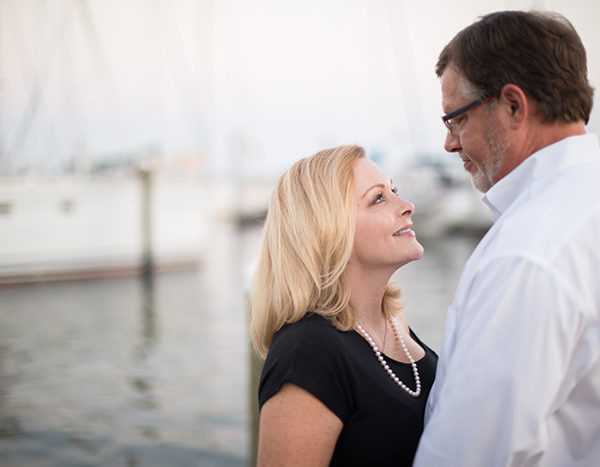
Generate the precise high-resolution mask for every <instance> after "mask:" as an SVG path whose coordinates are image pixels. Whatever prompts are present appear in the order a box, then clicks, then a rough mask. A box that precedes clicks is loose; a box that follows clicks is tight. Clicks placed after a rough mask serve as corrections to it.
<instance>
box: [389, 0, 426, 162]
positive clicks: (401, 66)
mask: <svg viewBox="0 0 600 467" xmlns="http://www.w3.org/2000/svg"><path fill="white" fill-rule="evenodd" d="M391 3H392V2H391V1H390V0H384V9H385V16H386V19H387V23H388V28H389V32H390V37H391V40H392V49H393V50H394V58H395V60H396V69H397V71H398V79H399V80H400V83H399V84H400V92H401V93H402V96H403V99H402V100H403V101H404V108H405V117H406V121H407V123H408V132H409V134H408V137H409V138H410V141H411V147H412V150H413V153H414V151H415V146H416V142H417V140H418V137H417V134H418V133H419V129H420V125H422V123H423V121H424V119H423V116H422V112H421V111H422V108H423V107H422V105H421V104H422V98H421V90H420V87H419V82H418V80H417V78H416V75H415V73H414V64H415V59H414V56H413V54H412V52H413V50H414V49H413V47H411V44H410V37H409V36H408V34H407V33H406V27H405V24H400V25H399V27H397V28H394V24H393V20H392V15H391V14H390V4H391ZM394 5H398V9H399V14H398V15H397V16H399V18H400V19H399V20H398V22H399V23H404V18H405V10H404V2H403V1H401V2H399V4H397V3H394ZM395 31H399V34H401V35H402V37H401V38H398V40H396V37H397V35H398V34H397V33H395ZM400 39H402V40H400ZM399 43H400V44H405V45H406V47H405V49H406V50H407V52H406V55H407V58H408V59H409V60H407V61H408V63H407V64H405V63H403V59H402V58H403V57H402V55H403V54H402V53H401V51H400V46H399V45H398V44H399ZM403 70H404V72H403ZM405 80H406V81H408V83H406V82H405ZM406 84H408V87H409V89H410V91H409V92H406V91H405V88H404V86H403V85H406ZM407 98H408V99H407ZM408 100H412V101H415V102H416V105H409V102H408ZM408 109H411V114H416V115H417V118H411V115H409V113H408Z"/></svg>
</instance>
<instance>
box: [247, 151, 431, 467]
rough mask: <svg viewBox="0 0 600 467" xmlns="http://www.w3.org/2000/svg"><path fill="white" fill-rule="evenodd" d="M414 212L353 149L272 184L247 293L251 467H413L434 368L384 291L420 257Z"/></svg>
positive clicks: (324, 155)
mask: <svg viewBox="0 0 600 467" xmlns="http://www.w3.org/2000/svg"><path fill="white" fill-rule="evenodd" d="M413 210H414V206H413V205H412V204H411V203H409V202H407V201H404V200H403V199H401V198H399V197H398V196H397V193H396V189H395V188H394V187H392V186H391V182H390V180H389V178H387V177H386V176H385V174H384V173H383V171H382V170H381V169H380V168H379V167H378V166H377V165H376V164H375V163H374V162H372V161H370V160H368V159H366V158H365V153H364V150H363V149H362V148H360V147H358V146H340V147H337V148H333V149H329V150H325V151H321V152H319V153H317V154H315V155H314V156H312V157H308V158H306V159H303V160H301V161H299V162H297V163H296V164H294V165H293V166H292V168H291V169H290V170H288V171H287V172H286V173H285V174H284V175H283V176H282V177H281V178H280V180H279V181H278V183H277V186H276V188H275V190H274V192H273V194H272V196H271V201H270V204H269V211H268V215H267V219H266V222H265V231H264V240H263V245H262V251H261V256H260V260H259V264H258V268H257V271H256V275H255V277H254V281H253V284H252V288H251V291H250V306H251V321H252V323H251V333H252V341H253V344H254V347H255V349H256V351H257V352H258V353H259V354H260V355H261V356H263V357H264V356H265V355H266V361H265V365H264V368H263V372H262V375H261V380H260V386H259V404H260V424H259V441H258V465H310V466H318V465H344V466H347V465H377V466H385V465H394V466H399V465H411V463H412V459H413V457H414V454H415V451H416V448H417V443H418V440H419V436H420V434H421V431H422V429H423V414H424V410H425V402H426V400H427V395H428V393H429V389H430V388H431V385H432V384H433V378H434V373H435V364H436V360H437V356H436V355H435V353H434V352H433V351H432V350H431V349H429V348H428V347H427V346H426V345H424V344H423V343H422V342H421V341H420V340H419V339H418V338H417V337H416V336H415V335H414V334H413V333H412V332H411V330H410V329H409V327H408V325H407V323H406V321H405V319H404V317H403V316H402V314H401V313H400V310H401V308H402V306H401V304H400V303H399V302H398V299H399V297H400V291H399V290H398V289H396V288H394V287H393V286H391V285H390V284H389V280H390V277H391V276H392V274H393V273H394V272H395V271H396V270H397V269H398V268H399V267H401V266H403V265H405V264H407V263H409V262H410V261H414V260H417V259H419V258H420V257H421V256H422V255H423V247H422V246H421V245H420V244H419V242H417V240H416V237H415V233H414V231H413V230H412V222H411V217H410V216H411V214H412V213H413Z"/></svg>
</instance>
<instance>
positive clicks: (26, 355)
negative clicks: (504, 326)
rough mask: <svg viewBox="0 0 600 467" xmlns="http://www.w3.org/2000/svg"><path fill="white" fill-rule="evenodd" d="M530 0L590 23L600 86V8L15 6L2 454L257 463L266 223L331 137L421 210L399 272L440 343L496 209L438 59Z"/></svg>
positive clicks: (7, 67) (2, 63)
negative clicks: (448, 149)
mask: <svg viewBox="0 0 600 467" xmlns="http://www.w3.org/2000/svg"><path fill="white" fill-rule="evenodd" d="M531 8H536V9H547V10H553V11H557V12H559V13H562V14H564V15H565V16H566V17H567V18H568V19H569V20H570V21H571V22H572V23H573V24H574V26H575V27H576V29H577V30H578V32H579V34H580V36H581V38H582V40H583V42H584V44H585V46H586V48H587V51H588V69H589V77H590V81H591V83H592V85H593V86H594V87H595V88H596V89H598V88H600V33H599V32H598V27H597V25H598V21H599V20H600V3H598V2H597V1H596V0H577V1H571V0H569V1H567V0H546V1H542V0H538V1H526V0H506V1H486V2H481V1H479V0H456V1H454V2H447V1H441V0H423V1H420V2H416V1H403V0H319V1H317V0H303V1H301V2H300V1H291V0H290V1H281V0H278V1H276V0H252V1H243V0H212V1H211V0H169V1H167V0H0V464H2V465H6V466H87V465H89V466H95V465H103V466H104V465H106V466H166V465H169V466H198V465H202V466H237V465H249V464H251V463H252V457H253V449H254V437H255V434H256V433H255V430H254V429H253V426H254V423H255V420H254V415H253V414H254V409H255V405H256V388H255V383H254V382H253V377H255V376H256V375H255V372H256V369H255V367H253V366H252V365H251V361H252V358H251V351H250V345H249V339H248V330H247V321H248V320H247V310H246V303H245V292H246V290H247V287H248V283H249V280H250V276H251V271H252V265H253V263H254V261H255V260H256V258H257V255H258V248H259V245H260V240H261V221H262V219H263V216H264V213H265V210H266V206H267V201H268V196H269V194H270V192H271V190H272V188H273V186H274V183H275V181H276V180H277V178H278V177H279V175H281V173H282V172H283V171H285V170H286V169H287V168H288V167H289V166H290V165H291V163H292V162H294V161H296V160H297V159H299V158H301V157H304V156H308V155H310V154H312V153H314V152H316V151H318V150H319V149H323V148H325V147H331V146H335V145H339V144H360V145H362V146H364V147H365V148H366V150H367V153H368V155H369V157H371V158H373V159H374V160H376V161H377V162H378V163H379V164H380V165H381V166H382V167H383V168H384V170H386V172H388V173H389V174H390V175H391V176H392V178H393V179H394V181H395V183H396V184H397V186H398V188H399V191H400V193H401V195H402V196H403V197H405V198H407V199H410V200H411V201H413V202H414V203H415V204H416V213H415V219H414V220H415V230H416V232H417V236H418V238H419V239H420V240H421V242H422V243H423V244H424V246H425V249H426V254H425V256H424V257H423V258H422V259H421V260H420V261H418V262H416V263H413V264H410V265H407V266H406V267H404V268H402V269H401V270H400V271H398V273H397V274H396V277H395V279H396V280H397V281H398V282H399V283H400V284H401V285H402V287H403V290H404V297H405V301H406V303H407V306H406V311H405V312H406V315H407V317H408V319H409V322H410V323H411V325H412V327H413V328H414V329H415V331H416V332H417V334H419V335H420V337H421V338H422V339H423V340H425V341H426V342H427V343H429V344H430V345H431V346H432V347H433V348H434V349H439V346H440V342H441V336H442V330H443V324H444V314H445V309H446V307H447V305H448V304H449V303H450V301H451V300H452V295H453V290H454V287H455V285H456V282H457V279H458V275H459V274H460V271H461V269H462V265H463V263H464V261H465V260H466V258H467V257H468V255H469V254H470V252H471V251H472V250H473V248H474V247H475V245H476V244H477V242H478V241H479V239H480V238H481V236H482V235H483V233H485V231H486V229H487V228H488V227H489V225H490V219H489V217H488V215H487V212H486V210H485V209H484V208H483V206H482V205H481V202H480V200H479V195H478V194H477V192H475V190H474V189H473V188H472V187H471V185H470V181H469V180H468V178H467V177H466V176H465V174H464V173H463V170H462V165H461V164H460V162H459V161H458V160H457V158H456V156H452V155H448V154H445V153H444V151H443V148H442V144H443V139H444V136H445V130H444V127H443V125H442V122H441V121H440V119H439V116H440V115H441V114H442V111H441V104H440V91H439V83H438V80H437V78H436V77H435V74H434V66H435V62H436V59H437V55H438V54H439V52H440V51H441V49H442V47H443V46H444V45H445V44H446V43H447V42H448V41H449V40H450V39H451V38H452V37H453V36H454V34H456V33H457V32H458V31H459V30H460V29H462V28H463V27H465V26H467V25H468V24H470V23H471V22H473V21H474V20H475V19H476V18H477V16H479V15H481V14H484V13H486V12H490V11H494V10H500V9H531ZM599 112H600V110H599V109H598V108H595V109H594V111H593V113H592V117H591V120H590V123H589V125H588V131H589V132H592V133H600V114H599ZM253 368H254V370H253Z"/></svg>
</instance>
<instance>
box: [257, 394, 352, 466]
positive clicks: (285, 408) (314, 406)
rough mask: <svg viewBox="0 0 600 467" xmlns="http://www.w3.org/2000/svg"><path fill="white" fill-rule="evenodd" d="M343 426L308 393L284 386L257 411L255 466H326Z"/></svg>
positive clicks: (323, 405) (335, 416) (325, 407)
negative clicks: (258, 414)
mask: <svg viewBox="0 0 600 467" xmlns="http://www.w3.org/2000/svg"><path fill="white" fill-rule="evenodd" d="M342 426H343V424H342V421H341V420H340V419H339V418H338V417H337V415H335V414H334V413H333V412H332V411H331V410H329V409H328V408H327V406H325V404H323V403H322V402H321V401H320V400H319V399H317V398H316V397H315V396H313V395H312V394H311V393H310V392H308V391H306V390H304V389H302V388H301V387H299V386H297V385H295V384H292V383H285V384H284V385H283V386H282V387H281V389H280V390H279V391H278V392H277V394H275V395H274V396H273V397H271V398H270V399H269V400H268V401H266V402H265V403H264V404H263V406H262V409H261V411H260V427H259V434H258V459H257V465H258V467H268V466H283V465H285V466H292V465H293V466H303V465H306V466H311V467H312V466H321V465H323V466H327V465H329V462H330V460H331V456H332V455H333V450H334V448H335V444H336V442H337V439H338V436H339V435H340V432H341V431H342Z"/></svg>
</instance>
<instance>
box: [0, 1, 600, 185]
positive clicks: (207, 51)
mask: <svg viewBox="0 0 600 467" xmlns="http://www.w3.org/2000/svg"><path fill="white" fill-rule="evenodd" d="M530 8H539V9H547V10H553V11H557V12H559V13H562V14H564V15H565V16H566V17H567V18H568V19H569V20H570V21H571V22H572V23H573V24H574V26H575V28H576V29H577V30H578V32H579V34H580V36H581V38H582V40H583V42H584V45H585V46H586V49H587V52H588V71H589V77H590V81H591V83H592V85H593V86H594V87H596V88H597V89H600V31H598V24H599V20H600V2H597V1H596V0H534V1H532V0H527V1H526V0H505V1H481V0H456V1H452V2H448V1H441V0H422V1H402V0H302V1H291V0H210V1H209V0H195V1H193V0H87V1H85V0H0V150H1V153H0V175H3V174H4V175H6V174H10V173H17V172H23V171H33V172H38V173H42V174H56V173H60V172H61V171H63V170H64V167H65V166H75V167H78V168H81V169H85V168H86V167H89V165H90V164H92V163H94V162H98V161H112V160H115V159H116V160H118V159H120V158H123V157H125V158H127V157H131V158H137V157H144V156H147V155H158V156H160V157H161V158H162V159H163V160H170V159H171V160H179V159H180V158H182V157H186V158H187V160H189V159H190V158H191V159H193V160H194V161H196V162H197V166H199V167H201V168H202V170H203V171H204V172H206V173H207V174H209V175H214V176H224V177H231V176H232V175H233V176H239V175H243V176H247V177H256V178H266V179H269V178H273V177H277V176H278V175H279V174H280V173H281V172H283V171H284V170H285V169H286V168H287V167H288V166H289V165H290V164H291V163H292V162H293V161H295V160H297V159H299V158H301V157H304V156H307V155H310V154H312V153H314V152H316V151H317V150H319V149H322V148H325V147H331V146H335V145H338V144H360V145H362V146H364V147H365V148H366V149H367V151H368V153H369V154H370V155H371V156H372V157H374V158H375V159H377V161H378V162H379V163H380V164H381V165H382V166H383V167H384V169H386V170H388V171H392V172H393V171H396V170H402V169H403V168H404V167H408V166H410V165H411V164H413V163H414V162H415V161H416V160H417V159H418V158H419V157H421V156H423V155H427V156H431V157H446V155H445V153H444V151H443V148H442V144H443V139H444V135H445V133H444V131H445V130H444V127H443V126H442V123H441V121H440V119H439V116H440V115H441V113H442V111H441V104H440V90H439V82H438V79H437V77H436V76H435V73H434V66H435V62H436V59H437V56H438V54H439V52H440V51H441V49H442V48H443V46H444V45H445V44H446V43H447V42H448V41H449V40H450V39H451V38H452V37H453V36H454V34H456V33H457V32H458V31H459V30H460V29H462V28H463V27H465V26H467V25H468V24H470V23H472V22H473V21H474V20H476V19H477V17H478V16H479V15H481V14H485V13H487V12H490V11H494V10H500V9H530ZM588 131H590V132H594V133H600V110H599V109H598V107H596V108H595V109H594V111H593V114H592V118H591V121H590V124H589V125H588ZM447 157H452V156H447Z"/></svg>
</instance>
